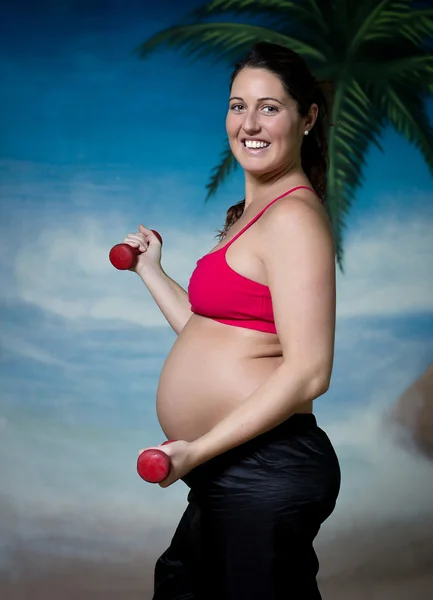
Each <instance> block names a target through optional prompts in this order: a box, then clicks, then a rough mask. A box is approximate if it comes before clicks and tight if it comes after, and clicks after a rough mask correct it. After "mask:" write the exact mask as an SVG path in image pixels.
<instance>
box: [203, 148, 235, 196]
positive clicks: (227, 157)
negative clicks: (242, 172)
mask: <svg viewBox="0 0 433 600" xmlns="http://www.w3.org/2000/svg"><path fill="white" fill-rule="evenodd" d="M237 167H238V161H237V160H236V159H235V157H234V156H233V153H232V151H231V148H230V144H229V142H228V140H226V145H225V148H224V150H223V152H222V153H221V156H220V162H219V164H218V165H217V166H216V167H214V168H213V169H212V172H211V176H210V179H209V183H208V184H207V185H206V189H207V196H206V198H205V202H207V201H208V200H209V198H211V197H212V196H213V195H215V193H216V191H217V190H218V188H219V187H220V185H221V184H222V183H223V182H224V181H225V180H226V179H227V178H228V176H229V175H230V174H231V173H232V172H234V171H235V170H236V169H237Z"/></svg>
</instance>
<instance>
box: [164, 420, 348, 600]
mask: <svg viewBox="0 0 433 600" xmlns="http://www.w3.org/2000/svg"><path fill="white" fill-rule="evenodd" d="M184 481H185V483H186V484H187V485H188V486H189V487H190V488H191V490H190V492H189V495H188V507H187V509H186V511H185V513H184V515H183V516H182V519H181V521H180V523H179V525H178V527H177V529H176V532H175V534H174V537H173V539H172V541H171V544H170V546H169V548H168V549H167V550H166V551H165V552H164V553H163V554H162V556H161V557H160V558H159V559H158V561H157V563H156V566H155V588H154V596H153V600H283V599H284V600H320V598H321V596H320V592H319V590H318V587H317V583H316V575H317V572H318V568H319V563H318V560H317V556H316V553H315V551H314V548H313V540H314V538H315V537H316V535H317V533H318V531H319V528H320V525H321V523H323V521H325V519H327V518H328V517H329V515H330V514H331V512H332V511H333V509H334V506H335V502H336V500H337V496H338V493H339V489H340V468H339V463H338V459H337V456H336V454H335V452H334V449H333V447H332V445H331V442H330V441H329V438H328V436H327V435H326V433H325V432H324V431H323V430H322V429H320V428H319V427H318V426H317V423H316V419H315V417H314V415H312V414H305V415H304V414H297V415H294V416H292V417H290V419H288V420H287V421H285V422H284V423H282V424H280V425H278V426H277V427H275V428H274V429H272V430H271V431H269V432H266V433H264V434H262V435H260V436H258V437H256V438H254V439H253V440H250V441H248V442H246V443H244V444H242V445H240V446H237V447H236V448H233V449H232V450H229V451H228V452H225V453H224V454H221V455H219V456H216V457H215V458H213V459H211V460H209V461H208V462H206V463H203V464H202V465H199V466H198V467H197V468H196V469H194V470H193V471H191V472H190V473H188V475H187V476H186V477H185V478H184Z"/></svg>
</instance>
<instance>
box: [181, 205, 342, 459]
mask: <svg viewBox="0 0 433 600" xmlns="http://www.w3.org/2000/svg"><path fill="white" fill-rule="evenodd" d="M282 200H284V199H282ZM272 208H273V209H274V210H272V211H269V213H270V214H269V215H268V214H265V215H264V216H263V223H261V225H262V227H263V233H262V236H261V238H262V239H264V240H265V241H266V243H264V244H263V248H262V249H261V259H262V261H263V263H264V265H265V268H266V272H267V277H268V285H269V288H270V291H271V295H272V305H273V310H274V319H275V325H276V329H277V334H278V337H279V340H280V343H281V345H282V351H283V362H282V364H281V365H280V366H279V367H278V368H277V369H276V370H275V372H274V373H273V374H272V376H271V377H269V379H268V380H267V381H266V382H265V383H264V384H263V385H262V386H260V387H259V388H258V389H257V390H256V391H255V392H253V393H252V394H251V395H250V396H249V398H247V399H246V400H245V401H244V402H242V403H241V404H240V405H239V406H238V407H237V408H236V409H235V410H233V411H232V412H231V413H230V414H229V415H228V416H227V417H225V418H224V419H223V420H222V421H220V422H219V423H218V424H217V425H216V426H215V427H214V428H213V429H211V430H210V431H209V432H208V433H206V434H205V435H203V436H202V437H200V438H198V439H197V440H195V441H193V442H191V444H190V445H191V451H192V453H193V455H194V457H195V459H194V462H197V463H198V464H200V463H202V462H205V461H207V460H209V459H210V458H213V457H214V456H216V455H218V454H221V453H223V452H225V451H227V450H229V449H231V448H233V447H235V446H238V445H240V444H242V443H244V442H246V441H248V440H250V439H252V438H254V437H256V436H258V435H260V434H261V433H264V432H266V431H269V430H270V429H272V428H273V427H275V426H276V425H278V424H279V423H281V422H283V421H284V420H286V419H287V418H289V417H290V416H291V415H292V414H294V413H296V412H297V411H298V409H299V408H300V407H301V406H302V405H303V404H305V403H308V402H311V401H312V400H314V399H315V398H317V397H318V396H320V395H322V394H324V393H325V392H326V391H327V389H328V387H329V382H330V378H331V372H332V365H333V357H334V337H335V303H336V298H335V296H336V292H335V287H336V286H335V248H334V241H333V236H332V230H331V226H330V224H329V221H328V220H327V217H326V215H325V214H324V213H323V212H319V211H317V210H316V209H314V208H312V207H311V206H309V205H308V204H306V203H305V202H304V201H303V200H302V199H297V198H296V199H295V197H294V196H293V197H291V198H290V199H287V200H286V201H281V200H280V202H278V203H276V204H275V205H274V207H272ZM265 217H266V218H265Z"/></svg>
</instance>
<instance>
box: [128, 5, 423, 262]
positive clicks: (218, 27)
mask: <svg viewBox="0 0 433 600" xmlns="http://www.w3.org/2000/svg"><path fill="white" fill-rule="evenodd" d="M427 2H429V0H424V2H423V1H422V0H421V1H419V0H418V1H414V0H359V1H354V0H213V1H211V2H209V3H207V4H205V5H204V6H202V7H200V8H199V9H197V10H195V11H193V12H192V13H190V14H189V15H187V19H188V21H190V22H189V23H187V24H181V25H178V26H175V27H170V28H168V29H165V30H163V31H161V32H159V33H157V34H156V35H154V36H152V37H151V38H150V39H148V40H147V41H146V42H144V43H143V44H142V45H140V46H139V47H138V48H137V49H136V50H135V52H136V53H137V54H138V56H139V57H140V58H141V59H144V58H147V57H148V56H149V54H150V53H151V52H152V51H154V50H155V49H156V48H157V47H160V46H163V45H165V46H171V47H175V48H180V49H181V50H183V51H184V52H185V53H186V55H187V56H189V57H193V56H194V57H196V58H206V59H209V58H210V59H214V60H216V61H221V60H223V61H230V63H232V62H233V61H235V60H238V59H239V58H240V57H242V56H243V55H244V54H245V53H246V51H248V49H249V48H250V47H251V45H252V44H254V43H256V42H258V41H268V42H273V43H276V44H281V45H284V46H287V47H289V48H291V49H292V50H294V51H295V52H298V53H299V54H300V55H301V56H302V57H303V58H304V59H305V60H306V62H307V64H308V66H309V67H310V69H311V70H312V72H313V73H314V75H315V77H316V78H317V79H319V80H332V81H333V83H334V102H333V114H332V118H333V122H334V123H335V124H336V126H335V127H331V128H330V131H329V139H328V145H329V155H330V167H329V171H328V212H329V215H330V218H331V222H332V225H333V228H334V234H335V239H336V248H337V261H338V264H339V266H340V269H341V270H343V245H342V232H343V229H344V227H345V217H346V215H347V214H348V212H349V210H350V207H351V205H352V202H353V201H354V199H355V196H356V191H357V189H358V188H359V187H360V185H361V184H362V182H363V167H364V166H365V161H366V154H367V150H368V149H369V147H370V146H371V144H375V145H376V146H378V147H379V148H380V149H381V150H382V148H381V146H380V143H379V138H380V136H381V133H382V131H383V129H384V127H385V126H387V125H392V126H393V127H394V128H395V129H396V130H397V131H398V132H399V133H400V134H402V135H403V136H404V137H406V138H407V139H408V140H409V141H410V142H411V143H413V144H414V145H415V146H416V147H417V148H418V149H419V150H420V152H421V154H422V156H423V157H424V160H425V161H426V163H427V164H428V166H429V167H430V169H431V170H432V172H433V128H432V124H431V123H430V121H429V118H428V115H427V110H426V99H427V97H428V96H429V95H430V94H432V92H433V52H432V48H433V45H432V37H433V36H432V31H433V8H431V3H430V4H429V5H428V4H427ZM429 6H430V7H429ZM226 13H229V14H230V13H231V14H232V15H233V17H236V22H230V21H224V22H216V21H215V20H213V21H211V22H206V21H205V20H206V19H209V18H214V17H219V16H220V15H223V14H226ZM240 18H241V19H244V18H246V19H247V20H248V23H240V22H239V19H240ZM264 23H265V24H266V25H264ZM236 166H237V162H236V161H235V158H234V156H233V155H232V153H231V151H230V148H229V146H228V144H227V143H226V147H225V150H224V152H223V154H222V155H221V161H220V163H219V165H218V166H216V167H215V168H214V169H213V171H212V173H211V177H210V180H209V183H208V184H207V186H206V187H207V192H208V193H207V197H206V200H205V201H207V200H208V199H209V198H210V197H211V196H212V195H214V194H215V192H216V191H217V189H218V187H219V185H220V184H221V183H222V181H223V180H224V179H225V178H226V177H227V176H228V175H229V174H230V173H231V172H232V171H233V170H234V169H235V168H236Z"/></svg>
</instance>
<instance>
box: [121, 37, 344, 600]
mask: <svg viewBox="0 0 433 600" xmlns="http://www.w3.org/2000/svg"><path fill="white" fill-rule="evenodd" d="M326 126H327V110H326V103H325V97H324V94H323V93H322V91H321V89H320V86H319V84H318V83H317V82H316V81H315V79H314V78H313V77H312V75H311V73H310V72H309V71H308V69H307V67H306V65H305V63H304V61H303V60H302V59H301V58H300V57H299V56H298V55H297V54H296V53H294V52H292V51H290V50H288V49H287V48H283V47H281V46H278V45H273V44H269V43H259V44H256V45H255V46H254V47H253V49H252V51H251V52H250V54H249V55H248V56H247V57H246V58H245V60H244V61H242V63H240V64H238V65H237V66H236V68H235V71H234V73H233V75H232V79H231V85H230V98H229V105H228V112H227V119H226V129H227V135H228V139H229V142H230V147H231V150H232V152H233V154H234V156H235V158H236V159H237V161H238V162H239V163H240V165H241V167H242V168H243V170H244V173H245V199H244V200H243V201H242V202H240V203H238V204H235V205H234V206H232V207H231V208H230V209H229V210H228V211H227V219H226V223H225V227H224V229H223V231H221V232H220V236H219V243H218V244H217V246H216V247H215V248H213V249H212V250H211V251H209V252H208V253H207V254H206V255H205V256H203V257H202V258H200V260H199V261H198V262H197V265H196V268H195V270H194V272H193V273H192V276H191V279H190V282H189V286H188V293H187V292H186V291H185V290H184V289H183V288H181V287H180V286H179V285H178V284H177V283H176V282H175V281H174V280H173V279H171V278H170V277H169V276H168V275H167V274H166V273H165V272H164V270H163V269H162V266H161V264H160V258H161V245H160V242H159V240H158V239H157V238H156V236H155V235H154V233H153V232H152V231H151V230H150V229H148V228H146V227H143V226H142V225H140V227H139V231H138V233H131V234H129V235H128V236H127V237H126V238H125V242H127V243H129V244H130V245H131V246H134V247H138V248H139V249H140V250H141V251H142V254H141V255H140V257H139V259H138V262H137V264H136V265H135V267H134V270H135V271H136V272H137V273H138V275H139V276H140V277H141V278H142V280H143V282H144V283H145V285H146V286H147V288H148V289H149V291H150V293H151V294H152V296H153V298H154V299H155V301H156V303H157V305H158V306H159V308H160V309H161V311H162V312H163V314H164V315H165V317H166V319H167V321H168V322H169V323H170V325H171V326H172V328H173V329H174V330H175V331H176V333H177V334H178V338H177V339H176V342H175V343H174V345H173V348H172V350H171V352H170V354H169V355H168V358H167V360H166V362H165V364H164V367H163V369H162V372H161V378H160V381H159V386H158V393H157V413H158V418H159V422H160V424H161V427H162V429H163V431H164V433H165V435H166V436H167V438H168V439H170V440H176V441H175V442H174V443H172V444H169V445H168V446H167V445H166V446H164V447H163V449H164V451H165V452H166V453H167V454H168V455H169V456H170V461H171V465H172V468H171V472H170V475H169V477H168V478H167V479H166V480H165V481H163V482H162V483H161V484H160V485H161V486H162V487H167V486H169V485H171V484H172V483H174V482H175V481H177V480H178V479H182V480H183V481H184V482H185V483H186V484H187V486H188V487H189V488H190V492H189V494H188V506H187V508H186V511H185V513H184V515H183V517H182V519H181V521H180V523H179V525H178V527H177V529H176V532H175V534H174V536H173V538H172V540H171V543H170V546H169V547H168V549H167V550H166V551H165V552H164V553H163V554H162V556H161V557H160V558H159V559H158V561H157V563H156V567H155V586H154V595H153V600H283V599H284V600H318V599H320V598H321V596H320V592H319V590H318V586H317V582H316V575H317V572H318V560H317V557H316V554H315V552H314V549H313V540H314V538H315V537H316V535H317V533H318V531H319V528H320V525H321V524H322V523H323V521H325V519H327V518H328V517H329V515H330V514H331V512H332V511H333V509H334V506H335V503H336V500H337V496H338V492H339V488H340V469H339V463H338V460H337V457H336V454H335V452H334V449H333V447H332V445H331V442H330V441H329V439H328V437H327V435H326V434H325V432H324V431H323V430H322V429H320V428H319V426H318V425H317V422H316V418H315V416H314V415H313V412H312V408H313V401H314V400H315V399H316V398H318V397H319V396H322V395H323V394H324V393H325V392H326V391H327V389H328V387H329V382H330V378H331V371H332V364H333V353H334V330H335V249H334V241H333V236H332V231H331V227H330V223H329V219H328V216H327V213H326V211H325V209H324V207H323V203H322V202H323V199H324V197H325V194H326V170H327V153H326V141H325V140H326V137H325V136H326V130H325V128H326Z"/></svg>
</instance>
